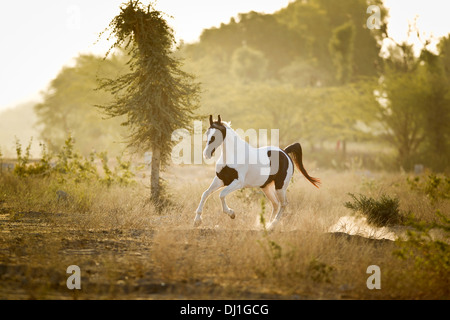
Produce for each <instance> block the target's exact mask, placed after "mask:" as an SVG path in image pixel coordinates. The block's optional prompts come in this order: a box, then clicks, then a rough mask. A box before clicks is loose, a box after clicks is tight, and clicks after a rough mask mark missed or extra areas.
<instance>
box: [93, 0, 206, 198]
mask: <svg viewBox="0 0 450 320" xmlns="http://www.w3.org/2000/svg"><path fill="white" fill-rule="evenodd" d="M109 30H110V32H111V35H113V36H115V38H116V42H115V43H114V44H113V46H112V47H111V49H110V50H112V49H113V48H119V47H121V46H123V47H124V48H125V50H128V52H129V54H130V57H131V58H130V61H129V62H128V64H129V66H130V68H131V72H130V73H128V74H126V75H123V76H121V77H118V78H116V79H108V80H103V81H102V84H101V88H103V89H105V90H107V91H111V92H112V93H113V94H114V96H115V99H114V101H113V102H112V103H111V104H109V105H106V106H99V107H100V108H101V109H102V110H103V111H104V112H105V114H107V115H108V116H110V117H118V116H125V117H126V121H125V122H123V125H124V126H128V128H129V130H130V134H129V137H128V142H129V146H130V147H135V148H143V149H144V150H146V149H151V150H152V163H151V199H152V201H153V202H154V203H155V204H160V200H162V199H161V198H160V196H161V192H160V191H161V188H160V169H161V166H162V165H164V164H166V163H167V162H168V160H169V157H170V154H171V149H172V147H173V145H174V142H173V141H172V140H171V136H172V133H173V131H174V130H176V129H179V128H187V127H190V126H191V125H192V123H193V120H194V119H195V118H196V116H195V115H194V110H195V109H197V108H198V92H199V85H198V84H197V83H195V82H194V78H193V76H192V75H190V74H187V73H186V72H184V71H182V70H181V61H180V60H179V59H176V58H175V57H174V56H173V54H172V53H173V49H174V44H175V38H174V36H173V31H172V29H171V28H170V27H169V25H168V24H167V22H166V20H165V19H164V18H163V13H162V12H160V11H156V10H154V9H153V8H152V6H151V5H149V6H148V7H144V6H143V5H142V3H140V1H132V0H131V1H129V2H128V3H126V4H124V5H123V6H122V7H121V11H120V13H119V14H118V15H117V16H116V17H115V18H114V19H113V20H112V21H111V23H110V25H109ZM108 53H109V52H108ZM108 53H107V55H108Z"/></svg>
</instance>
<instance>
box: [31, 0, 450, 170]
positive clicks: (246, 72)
mask: <svg viewBox="0 0 450 320" xmlns="http://www.w3.org/2000/svg"><path fill="white" fill-rule="evenodd" d="M369 5H378V6H379V7H380V10H381V21H380V29H373V30H369V29H368V28H367V26H366V21H367V19H368V18H369V14H367V12H366V10H367V7H368V6H369ZM175 19H176V17H175ZM411 27H412V28H413V29H414V26H411ZM175 31H176V30H175ZM388 37H389V35H388V28H387V10H386V9H385V8H384V7H383V4H382V1H380V0H377V1H370V3H369V1H366V0H342V1H333V0H310V1H294V2H291V3H290V4H289V5H288V6H287V7H286V8H284V9H282V10H280V11H278V12H276V13H274V14H262V13H257V12H249V13H243V14H240V15H239V16H238V17H237V18H231V20H230V22H229V23H227V24H222V25H221V26H220V27H218V28H211V29H207V30H204V31H203V33H202V35H201V37H200V41H199V42H197V43H191V44H180V46H179V48H177V49H176V50H174V52H173V54H174V55H176V56H177V57H181V58H183V61H184V66H183V68H184V70H186V71H187V72H189V73H191V74H193V75H194V76H195V77H196V78H197V79H198V81H199V82H201V85H202V93H201V110H200V113H201V114H204V115H208V114H214V115H217V114H221V115H222V119H224V120H227V121H231V122H232V124H233V127H235V128H242V129H244V130H245V129H249V128H255V129H259V128H264V129H279V130H280V140H281V141H280V144H282V145H287V144H289V143H292V142H294V141H298V142H300V143H302V145H304V146H305V148H308V149H307V150H308V152H310V153H311V154H312V156H311V158H314V159H316V161H317V164H318V165H319V166H320V167H327V166H328V167H341V168H346V167H350V166H352V163H355V161H356V162H358V161H360V160H361V159H362V160H361V161H363V163H362V164H361V166H363V167H364V166H365V167H370V168H376V169H395V170H398V169H400V168H403V169H405V170H411V169H412V168H413V167H414V165H415V164H423V165H424V166H425V167H428V168H430V169H433V170H436V171H444V170H448V169H449V168H450V166H449V161H448V159H449V156H450V142H449V141H450V139H449V138H450V126H448V123H450V90H449V88H450V81H449V80H450V36H447V37H443V38H442V39H440V42H439V45H438V52H437V53H434V52H433V51H431V50H430V48H429V47H430V46H429V40H428V39H422V40H423V44H424V46H423V49H422V51H421V53H420V55H419V56H417V55H414V53H413V48H412V46H411V45H409V44H408V43H395V42H394V41H391V43H392V45H391V46H390V48H389V49H388V54H386V55H384V56H383V57H382V56H381V55H380V50H381V43H382V41H383V40H384V39H386V38H388ZM128 60H129V57H127V56H126V54H125V53H124V52H117V53H116V54H115V55H114V56H112V57H110V58H108V59H103V57H96V56H91V55H81V56H79V57H78V58H77V59H76V63H75V65H74V66H72V67H65V68H63V69H62V70H61V72H60V73H59V74H58V76H57V77H56V78H55V79H54V80H53V81H52V82H51V83H50V86H49V89H48V90H47V91H46V92H45V94H44V101H43V103H41V104H38V105H36V106H35V108H34V110H35V112H36V114H37V117H38V124H39V127H38V128H39V130H40V138H41V139H42V140H43V141H45V142H46V144H47V145H48V146H49V147H50V149H54V150H57V149H58V148H59V147H61V145H62V144H63V143H64V139H65V138H66V137H67V135H68V134H69V133H71V134H72V135H73V136H74V137H75V145H76V148H77V149H79V150H80V151H81V152H82V153H84V154H89V153H90V152H91V151H92V149H97V150H108V151H109V152H112V153H114V152H118V153H119V152H120V151H121V150H122V149H123V148H124V144H121V143H119V142H120V141H123V140H124V137H125V136H126V134H127V132H126V131H125V130H124V128H123V127H122V126H120V124H121V123H122V122H126V121H127V119H117V118H115V119H109V120H102V115H101V114H100V112H99V110H98V109H97V108H96V107H95V105H105V104H108V103H110V102H111V101H113V94H111V93H108V92H105V91H102V90H97V89H98V87H99V81H98V80H99V79H104V78H115V77H117V76H120V75H124V74H127V73H128V72H129V68H130V66H129V65H128V64H127V61H128ZM338 141H339V143H340V146H341V149H340V151H339V153H338V154H337V153H336V150H335V149H336V144H337V143H338ZM344 145H345V146H346V149H342V146H344ZM356 145H357V146H358V151H357V150H355V149H354V146H356ZM361 145H367V148H366V150H364V147H363V148H361ZM327 146H332V147H328V148H327ZM374 146H375V147H376V151H374V150H375V149H374ZM384 150H385V151H384ZM142 151H143V152H145V151H146V150H142ZM355 159H360V160H355Z"/></svg>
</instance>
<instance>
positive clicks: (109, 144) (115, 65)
mask: <svg viewBox="0 0 450 320" xmlns="http://www.w3.org/2000/svg"><path fill="white" fill-rule="evenodd" d="M125 62H126V60H125V58H124V55H123V54H116V55H114V56H112V57H111V58H109V59H105V60H104V59H102V58H101V57H97V56H94V55H84V54H82V55H80V56H78V57H77V58H76V59H75V64H74V65H73V66H70V67H64V68H63V69H62V70H61V71H60V72H59V74H58V75H57V76H56V78H55V79H53V80H52V81H51V82H50V85H49V88H48V90H46V91H45V92H44V95H43V96H44V101H43V102H42V103H40V104H37V105H36V106H35V107H34V111H35V113H36V115H37V119H38V125H39V126H38V128H39V131H40V138H41V139H42V140H43V141H44V142H45V143H46V145H47V146H48V147H49V148H50V150H51V151H57V150H59V149H60V148H61V147H62V146H63V145H64V141H65V140H66V139H67V137H68V135H69V134H73V136H74V137H75V139H76V147H77V149H78V150H80V151H81V152H82V153H83V154H84V155H88V154H89V153H90V152H91V151H92V149H94V148H95V149H97V150H98V149H107V150H108V151H109V152H111V151H113V153H119V152H121V151H123V150H122V149H123V146H120V145H118V144H117V143H115V142H116V141H119V140H121V135H122V134H124V132H123V130H117V126H118V125H119V124H120V119H111V120H108V121H101V118H102V114H101V113H100V112H99V110H96V109H94V108H93V106H94V105H97V104H106V103H109V102H110V101H111V100H112V98H113V97H112V95H111V94H110V93H109V92H103V91H98V90H95V89H96V88H97V87H98V82H97V77H112V76H114V77H115V76H117V75H118V74H121V73H124V71H126V70H127V68H126V65H125Z"/></svg>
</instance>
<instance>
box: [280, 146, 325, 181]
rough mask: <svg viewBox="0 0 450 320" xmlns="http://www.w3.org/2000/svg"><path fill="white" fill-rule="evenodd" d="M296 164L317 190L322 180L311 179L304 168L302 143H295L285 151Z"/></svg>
mask: <svg viewBox="0 0 450 320" xmlns="http://www.w3.org/2000/svg"><path fill="white" fill-rule="evenodd" d="M284 152H286V153H287V154H288V155H289V156H290V157H291V158H292V160H293V162H294V163H295V165H296V167H297V169H298V170H300V172H301V173H303V175H304V176H305V178H306V179H308V180H309V182H311V183H312V184H313V185H314V186H315V187H316V188H319V185H320V180H319V179H318V178H314V177H311V176H310V175H309V174H308V172H307V171H306V169H305V167H304V166H303V162H302V147H301V145H300V143H298V142H297V143H294V144H291V145H290V146H288V147H286V148H285V149H284Z"/></svg>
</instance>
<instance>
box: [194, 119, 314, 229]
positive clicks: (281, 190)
mask: <svg viewBox="0 0 450 320" xmlns="http://www.w3.org/2000/svg"><path fill="white" fill-rule="evenodd" d="M209 124H210V127H209V128H208V129H207V131H206V139H207V142H206V147H205V149H204V150H203V156H204V158H205V159H211V158H212V157H213V155H214V152H215V151H216V150H217V149H218V148H219V147H221V149H222V152H221V155H220V157H219V158H218V160H217V161H216V176H215V177H214V179H213V181H212V182H211V184H210V186H209V188H208V189H207V190H206V191H205V192H203V194H202V197H201V200H200V203H199V205H198V208H197V210H196V212H195V213H196V215H195V218H194V226H195V227H197V226H199V225H200V224H201V222H202V217H201V215H202V211H203V206H204V204H205V202H206V200H207V199H208V197H209V196H210V195H211V194H213V193H214V192H216V191H218V190H219V189H222V188H223V190H222V191H221V192H220V195H219V197H220V201H221V203H222V209H223V212H224V213H225V214H227V215H228V216H229V217H230V218H231V219H234V218H235V217H236V215H235V213H234V210H232V209H230V208H229V207H228V205H227V203H226V201H225V198H226V196H227V195H229V194H230V193H232V192H233V191H236V190H239V189H242V188H254V187H259V188H261V190H262V191H263V192H264V194H265V196H266V197H267V199H269V201H270V202H271V205H272V215H271V217H273V216H274V215H275V218H274V219H273V221H272V222H270V224H269V227H268V230H273V229H274V228H275V226H276V225H277V224H278V222H279V221H280V218H281V216H282V214H283V211H284V210H285V208H286V206H287V204H288V201H287V199H286V191H287V187H288V185H289V182H290V180H291V178H292V176H293V174H294V165H295V166H296V167H297V169H298V170H299V171H300V172H301V173H302V174H303V175H304V176H305V178H306V179H307V180H308V181H309V182H311V183H312V184H313V185H314V186H315V187H317V188H319V185H320V180H319V179H318V178H314V177H311V176H310V175H309V174H308V172H307V171H306V169H305V167H304V166H303V162H302V147H301V145H300V143H294V144H291V145H290V146H288V147H286V148H285V149H280V148H278V147H274V146H267V147H261V148H254V147H252V146H250V145H249V144H248V143H247V142H246V141H245V140H243V139H242V138H241V137H239V135H238V134H237V133H236V132H235V131H234V130H233V129H232V128H231V124H230V123H228V122H225V121H222V119H221V117H220V115H219V116H218V120H217V121H213V116H212V115H210V116H209Z"/></svg>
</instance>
